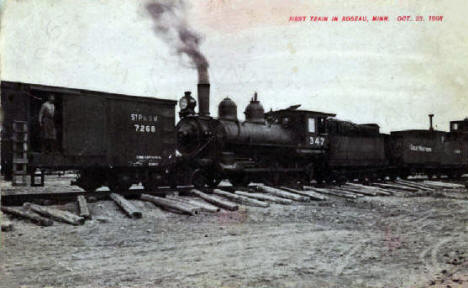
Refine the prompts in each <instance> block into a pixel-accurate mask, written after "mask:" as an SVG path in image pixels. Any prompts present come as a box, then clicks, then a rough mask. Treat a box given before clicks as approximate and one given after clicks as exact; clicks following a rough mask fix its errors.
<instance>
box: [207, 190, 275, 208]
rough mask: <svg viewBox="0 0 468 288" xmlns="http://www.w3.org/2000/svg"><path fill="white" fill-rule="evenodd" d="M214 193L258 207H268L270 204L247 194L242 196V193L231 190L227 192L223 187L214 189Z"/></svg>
mask: <svg viewBox="0 0 468 288" xmlns="http://www.w3.org/2000/svg"><path fill="white" fill-rule="evenodd" d="M213 193H214V194H216V195H219V196H223V197H226V198H229V199H230V200H233V201H235V202H239V203H241V204H244V205H248V206H257V207H263V208H266V207H268V206H270V204H268V203H266V202H263V201H260V200H256V199H252V198H249V197H245V196H241V195H237V194H233V193H230V192H226V191H223V190H221V189H213Z"/></svg>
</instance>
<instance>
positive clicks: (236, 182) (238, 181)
mask: <svg viewBox="0 0 468 288" xmlns="http://www.w3.org/2000/svg"><path fill="white" fill-rule="evenodd" d="M229 182H231V184H232V185H233V186H247V185H249V183H250V180H249V179H248V177H247V175H242V174H241V175H233V176H231V177H230V178H229Z"/></svg>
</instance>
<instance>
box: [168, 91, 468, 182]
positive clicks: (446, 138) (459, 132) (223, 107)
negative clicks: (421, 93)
mask: <svg viewBox="0 0 468 288" xmlns="http://www.w3.org/2000/svg"><path fill="white" fill-rule="evenodd" d="M198 99H199V102H200V103H199V104H200V105H199V106H200V108H199V113H198V114H196V113H195V109H194V108H195V106H196V101H195V99H194V98H193V97H192V96H191V93H190V92H186V93H185V96H184V97H183V98H182V99H181V100H180V101H179V105H180V113H179V115H180V118H181V120H180V122H179V123H178V124H177V127H176V131H177V149H178V151H179V152H180V153H181V154H182V159H183V160H182V161H183V163H185V165H187V166H190V167H191V169H192V170H193V174H192V177H191V179H192V183H193V184H194V185H195V186H196V187H204V186H210V187H214V186H216V185H217V184H218V183H219V182H220V181H221V180H222V179H229V181H230V182H231V183H232V184H233V185H247V184H248V183H250V182H264V183H265V182H266V183H271V184H273V185H276V184H278V183H279V182H280V181H281V182H282V184H287V183H290V184H301V183H309V182H310V181H311V180H313V179H315V180H316V181H317V182H318V183H322V182H327V183H344V182H346V181H348V180H354V179H359V180H361V181H363V182H367V181H376V180H385V179H387V178H390V179H395V178H396V177H402V178H407V177H408V176H409V175H414V174H417V173H419V174H426V175H428V176H429V177H432V176H433V175H438V176H441V175H448V176H449V177H460V176H461V175H462V174H463V173H467V172H468V119H465V120H462V121H452V122H451V130H450V132H443V131H435V130H434V129H433V128H432V118H431V127H430V129H429V130H407V131H395V132H392V133H391V134H390V135H386V134H382V133H380V131H379V126H378V125H377V124H374V123H371V124H355V123H352V122H347V121H341V120H338V119H336V118H334V117H335V116H336V115H335V114H331V113H322V112H316V111H308V110H299V109H298V108H299V107H300V105H295V106H291V107H289V108H287V109H282V110H277V111H269V112H267V113H265V111H264V108H263V106H262V105H261V103H260V101H259V100H258V96H257V94H256V93H255V95H254V96H253V98H252V99H251V101H250V103H249V104H248V106H247V107H246V108H245V111H244V114H245V121H243V122H241V121H239V120H238V118H237V106H236V104H235V103H234V102H233V101H232V100H231V99H229V98H225V99H224V100H223V101H221V103H220V104H219V106H218V118H213V117H210V113H209V110H208V107H209V84H199V85H198Z"/></svg>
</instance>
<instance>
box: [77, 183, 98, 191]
mask: <svg viewBox="0 0 468 288" xmlns="http://www.w3.org/2000/svg"><path fill="white" fill-rule="evenodd" d="M77 185H78V187H81V188H82V189H83V190H85V191H86V192H94V191H96V189H97V188H99V187H100V186H101V185H99V183H97V182H93V181H90V182H84V183H79V184H77Z"/></svg>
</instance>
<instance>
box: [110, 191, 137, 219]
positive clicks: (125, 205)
mask: <svg viewBox="0 0 468 288" xmlns="http://www.w3.org/2000/svg"><path fill="white" fill-rule="evenodd" d="M109 196H110V198H111V199H112V200H114V202H115V203H116V204H117V205H118V206H119V207H120V208H122V210H123V211H124V212H125V214H127V215H128V217H130V218H141V217H142V216H143V213H142V212H141V211H140V210H138V209H137V208H136V207H135V206H134V205H133V204H132V203H130V201H128V200H127V199H125V198H124V197H123V196H121V195H119V194H116V193H111V194H110V195H109Z"/></svg>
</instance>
